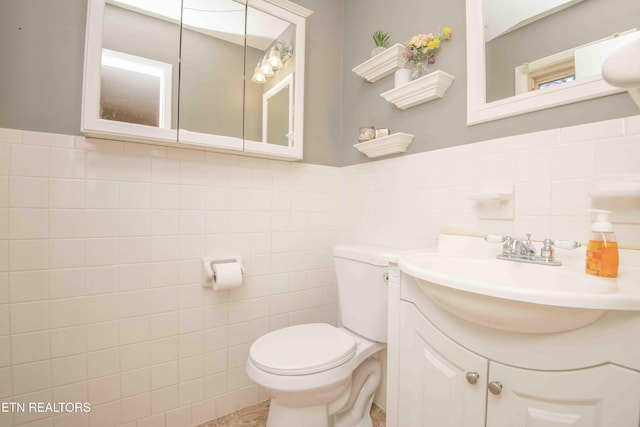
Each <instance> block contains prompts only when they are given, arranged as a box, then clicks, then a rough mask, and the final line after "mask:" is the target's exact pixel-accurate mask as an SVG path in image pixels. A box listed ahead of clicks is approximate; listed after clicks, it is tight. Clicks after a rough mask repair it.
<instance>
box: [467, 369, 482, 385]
mask: <svg viewBox="0 0 640 427" xmlns="http://www.w3.org/2000/svg"><path fill="white" fill-rule="evenodd" d="M479 379H480V374H479V373H477V372H467V382H468V383H469V384H477V383H478V380H479Z"/></svg>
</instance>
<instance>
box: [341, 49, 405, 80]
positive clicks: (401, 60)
mask: <svg viewBox="0 0 640 427" xmlns="http://www.w3.org/2000/svg"><path fill="white" fill-rule="evenodd" d="M405 50H406V48H405V47H404V45H402V44H400V43H396V44H394V45H393V46H391V47H390V48H389V49H386V50H385V51H384V52H381V53H379V54H377V55H376V56H374V57H373V58H370V59H368V60H366V61H365V62H363V63H362V64H360V65H358V66H357V67H355V68H353V69H352V70H351V71H353V72H354V73H356V74H357V75H358V76H360V77H362V78H363V79H365V80H366V81H368V82H370V83H374V82H377V81H378V80H380V79H381V78H383V77H386V76H388V75H389V74H392V73H394V72H395V71H397V70H399V69H400V68H402V67H404V64H405V62H407V60H406V59H405V56H404V55H405Z"/></svg>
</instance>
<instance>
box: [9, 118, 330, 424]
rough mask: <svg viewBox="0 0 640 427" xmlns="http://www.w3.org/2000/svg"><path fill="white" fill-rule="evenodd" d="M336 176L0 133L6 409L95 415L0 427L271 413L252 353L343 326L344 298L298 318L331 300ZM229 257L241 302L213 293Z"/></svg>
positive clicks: (13, 419) (26, 418)
mask: <svg viewBox="0 0 640 427" xmlns="http://www.w3.org/2000/svg"><path fill="white" fill-rule="evenodd" d="M336 171H337V169H335V168H327V167H322V166H311V165H295V164H290V163H287V162H279V161H267V160H261V159H245V158H238V157H237V156H230V155H221V154H215V153H206V154H205V153H204V152H203V151H198V150H184V149H176V148H166V147H155V146H151V145H149V146H147V145H142V144H132V143H123V142H119V141H103V140H97V139H85V138H80V137H72V136H65V135H54V134H46V133H39V132H27V131H24V132H23V131H16V130H11V129H0V398H2V400H3V401H26V402H28V401H52V399H57V400H56V401H59V400H60V399H61V400H63V401H81V402H84V401H88V402H90V403H91V405H92V406H91V413H90V414H72V415H57V414H56V415H57V416H55V417H51V415H52V414H4V413H3V414H0V426H5V425H22V424H24V423H30V422H33V421H36V420H38V421H37V422H38V423H43V425H45V424H46V425H64V426H75V425H78V426H87V425H90V426H101V425H105V426H114V425H129V423H133V424H132V425H136V423H137V425H138V426H144V425H149V426H165V425H166V426H170V427H173V426H183V425H192V424H193V423H199V422H204V421H207V420H209V419H212V418H214V417H216V416H220V415H224V414H226V413H229V412H231V411H233V410H235V409H237V408H238V407H239V405H242V406H243V407H244V406H249V405H251V404H253V403H256V402H258V401H259V400H260V399H264V394H261V393H260V392H259V390H258V388H257V387H256V386H255V385H253V384H250V381H249V379H248V377H247V375H246V373H245V372H244V362H245V360H246V358H247V355H248V349H249V345H250V343H251V342H252V341H253V340H255V339H257V338H258V337H259V336H261V335H262V334H264V333H266V332H268V331H270V330H272V329H276V328H279V327H282V326H286V325H289V324H295V323H301V322H321V321H326V322H331V323H334V324H335V323H336V317H337V316H336V310H335V304H336V301H335V298H329V299H327V300H321V302H322V304H321V305H320V306H316V304H315V303H314V304H305V303H304V301H305V298H308V299H309V300H312V301H318V295H321V294H323V293H326V294H335V277H334V273H333V267H332V262H331V257H330V250H331V247H332V246H333V245H335V244H336V243H338V239H339V237H340V233H339V223H338V221H337V216H336V215H335V212H336V210H335V206H336V204H335V203H333V204H329V203H325V201H328V200H333V199H335V194H337V193H338V188H337V185H338V182H339V181H338V179H337V173H336ZM291 200H296V201H299V203H296V204H295V205H293V204H292V203H291ZM330 208H331V209H332V210H331V211H330V210H329V209H330ZM292 218H295V221H292V220H291V219H292ZM294 234H296V239H299V240H301V241H305V239H306V238H307V237H309V239H308V241H306V243H305V244H304V245H302V244H301V245H298V246H297V247H292V246H291V245H290V244H289V242H291V241H292V239H293V238H292V236H293V235H294ZM232 253H234V254H240V255H242V256H243V258H244V260H245V263H246V277H245V280H244V286H243V287H242V288H241V289H239V290H234V291H232V292H229V291H225V292H221V293H216V294H214V293H213V291H212V290H211V289H203V288H202V287H201V285H200V274H201V272H200V268H201V262H200V258H201V257H202V256H205V255H225V254H232ZM294 255H295V256H296V257H297V258H296V259H297V261H296V262H295V263H291V262H288V261H287V260H288V259H291V258H293V257H294ZM290 287H291V289H292V290H294V291H295V292H292V293H291V294H292V295H293V294H295V295H294V296H293V297H291V298H290V289H289V288H290Z"/></svg>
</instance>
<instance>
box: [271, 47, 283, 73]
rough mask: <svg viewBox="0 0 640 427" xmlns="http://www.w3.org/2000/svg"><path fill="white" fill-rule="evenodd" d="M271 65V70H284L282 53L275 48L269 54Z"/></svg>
mask: <svg viewBox="0 0 640 427" xmlns="http://www.w3.org/2000/svg"><path fill="white" fill-rule="evenodd" d="M269 64H271V68H273V69H274V70H279V69H281V68H282V59H281V58H280V51H279V50H278V49H277V48H275V47H273V48H271V52H269Z"/></svg>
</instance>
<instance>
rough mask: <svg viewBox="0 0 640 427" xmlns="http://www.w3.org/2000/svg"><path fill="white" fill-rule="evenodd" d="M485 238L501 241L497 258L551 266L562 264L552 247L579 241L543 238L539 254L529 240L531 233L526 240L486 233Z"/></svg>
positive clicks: (565, 246)
mask: <svg viewBox="0 0 640 427" xmlns="http://www.w3.org/2000/svg"><path fill="white" fill-rule="evenodd" d="M485 240H486V241H487V242H490V243H502V253H501V254H500V255H498V256H497V257H496V258H498V259H501V260H506V261H517V262H528V263H533V264H542V265H552V266H558V265H562V263H561V262H560V261H558V260H557V259H555V257H554V252H555V250H554V247H559V248H563V249H575V248H579V247H580V243H578V242H576V241H575V240H551V239H545V240H544V241H543V242H542V248H541V249H540V255H536V247H535V246H534V244H533V243H532V242H531V234H527V240H526V241H523V240H520V239H516V238H514V237H511V236H497V235H487V236H486V237H485Z"/></svg>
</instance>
